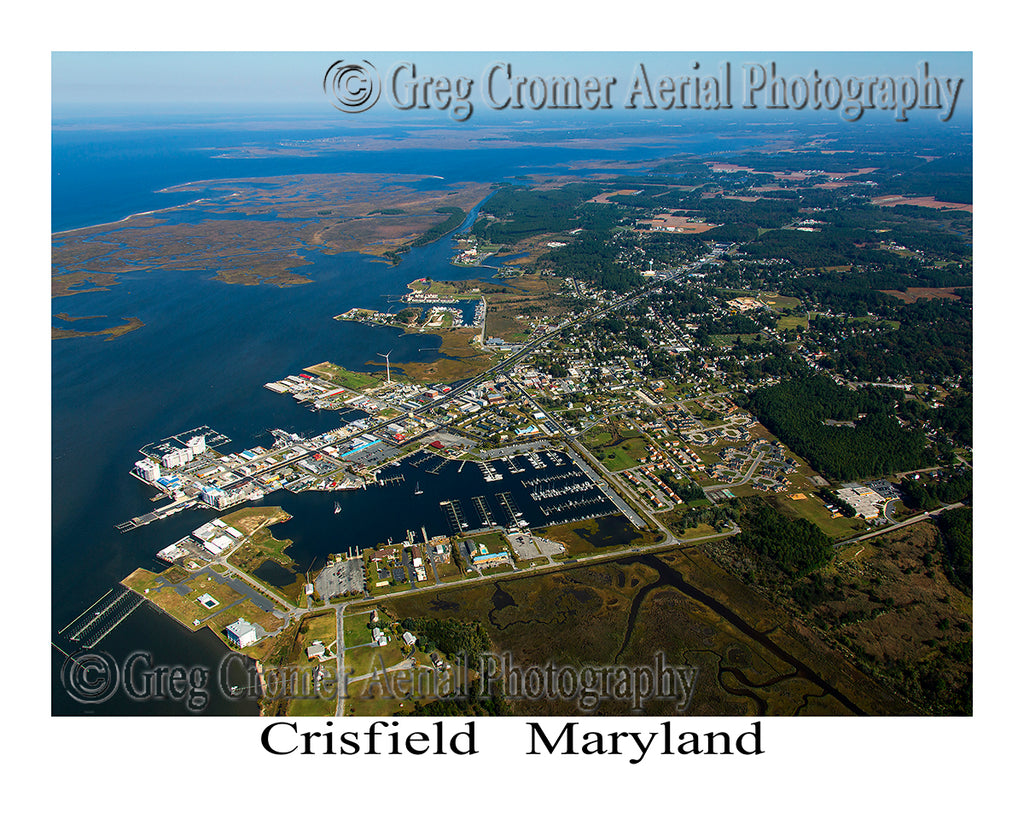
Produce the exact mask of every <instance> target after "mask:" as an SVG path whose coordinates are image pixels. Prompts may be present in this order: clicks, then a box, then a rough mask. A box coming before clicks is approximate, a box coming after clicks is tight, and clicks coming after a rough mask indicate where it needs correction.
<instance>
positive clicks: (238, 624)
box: [224, 617, 262, 648]
mask: <svg viewBox="0 0 1024 819" xmlns="http://www.w3.org/2000/svg"><path fill="white" fill-rule="evenodd" d="M224 633H225V634H227V635H228V639H229V640H230V641H231V642H232V643H234V644H235V645H236V646H238V647H239V648H245V647H246V646H251V645H252V644H253V643H255V642H257V641H258V640H259V639H260V637H261V636H262V635H260V634H259V632H258V631H257V629H256V626H254V625H253V624H252V623H250V622H249V621H248V620H246V619H245V618H244V617H239V618H238V619H237V620H235V622H233V623H232V624H231V625H229V626H228V627H227V628H226V629H224Z"/></svg>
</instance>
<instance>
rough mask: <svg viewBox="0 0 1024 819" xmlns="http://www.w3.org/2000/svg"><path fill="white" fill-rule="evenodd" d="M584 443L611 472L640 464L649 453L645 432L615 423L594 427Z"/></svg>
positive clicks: (585, 437) (584, 439)
mask: <svg viewBox="0 0 1024 819" xmlns="http://www.w3.org/2000/svg"><path fill="white" fill-rule="evenodd" d="M582 443H583V445H584V446H585V447H587V449H589V450H590V451H591V452H592V453H593V455H594V457H595V458H596V459H597V460H599V461H600V462H601V463H602V464H603V465H604V468H605V469H607V470H609V471H611V472H617V471H618V470H620V469H629V468H631V467H634V466H638V465H639V464H640V459H641V458H644V457H646V456H647V454H648V452H647V447H648V441H647V438H645V437H644V435H643V433H641V432H639V431H637V430H635V429H631V428H626V427H624V426H617V425H615V424H614V423H612V424H603V425H601V426H597V427H594V428H593V429H592V430H590V431H589V432H588V433H587V434H586V435H585V436H584V438H583V441H582Z"/></svg>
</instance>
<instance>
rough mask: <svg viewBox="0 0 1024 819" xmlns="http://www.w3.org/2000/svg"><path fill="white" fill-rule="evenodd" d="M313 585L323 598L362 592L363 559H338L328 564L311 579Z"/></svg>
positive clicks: (327, 598) (328, 598)
mask: <svg viewBox="0 0 1024 819" xmlns="http://www.w3.org/2000/svg"><path fill="white" fill-rule="evenodd" d="M313 587H314V588H315V589H316V591H317V594H319V595H320V597H321V598H322V599H323V600H330V599H331V598H332V597H337V596H339V595H346V594H362V592H363V587H364V578H363V559H362V558H361V557H356V558H352V559H351V560H338V561H335V563H334V565H332V566H328V567H327V568H326V569H324V570H323V571H322V572H320V574H318V575H317V576H316V580H314V581H313Z"/></svg>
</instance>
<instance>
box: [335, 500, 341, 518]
mask: <svg viewBox="0 0 1024 819" xmlns="http://www.w3.org/2000/svg"><path fill="white" fill-rule="evenodd" d="M340 512H341V504H340V503H338V502H337V501H335V502H334V514H336V515H337V514H339V513H340Z"/></svg>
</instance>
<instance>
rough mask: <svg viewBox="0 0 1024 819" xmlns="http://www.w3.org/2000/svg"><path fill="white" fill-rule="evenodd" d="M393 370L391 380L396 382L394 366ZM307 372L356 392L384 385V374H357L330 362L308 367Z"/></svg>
mask: <svg viewBox="0 0 1024 819" xmlns="http://www.w3.org/2000/svg"><path fill="white" fill-rule="evenodd" d="M391 369H392V375H391V378H392V380H394V366H392V368H391ZM306 372H309V373H313V375H318V376H320V377H321V378H324V379H326V380H328V381H331V382H332V383H334V384H337V385H338V386H339V387H345V388H346V389H349V390H354V391H356V392H362V391H363V390H366V389H368V388H370V387H379V386H380V385H381V384H383V383H384V375H383V373H378V372H372V373H360V372H355V371H354V370H347V369H345V368H344V367H340V366H338V365H337V364H332V363H331V362H330V361H323V362H321V363H320V364H314V365H313V366H312V367H306Z"/></svg>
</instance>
